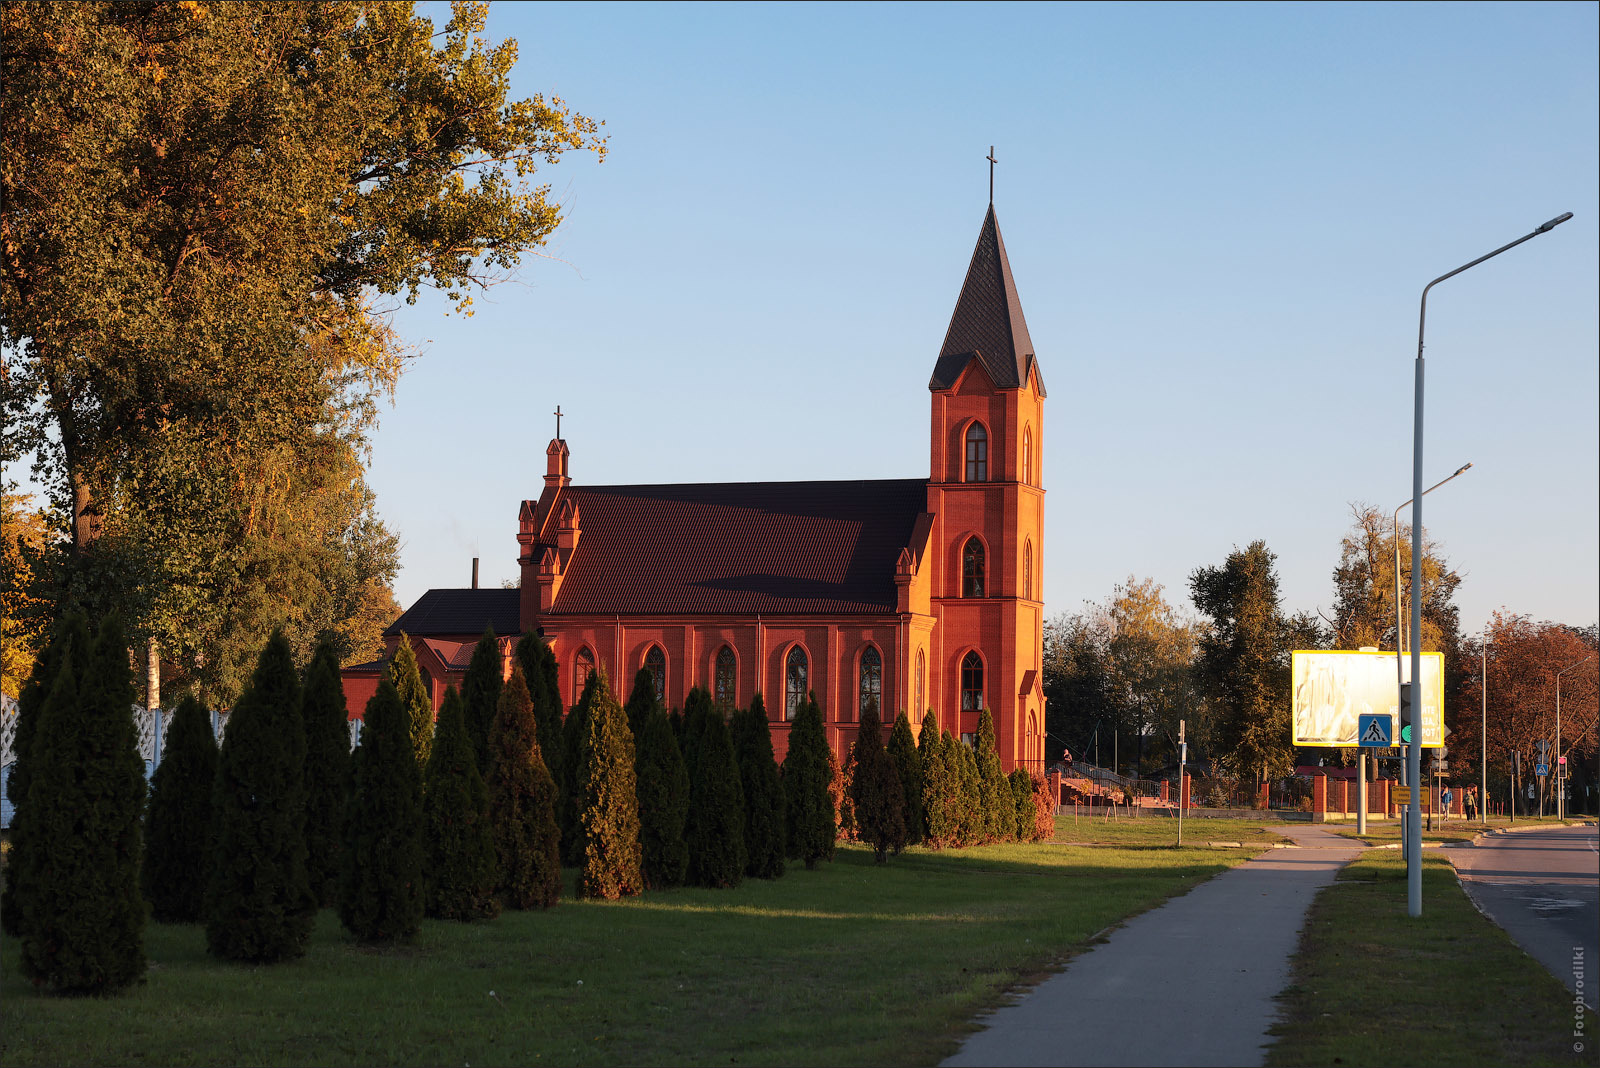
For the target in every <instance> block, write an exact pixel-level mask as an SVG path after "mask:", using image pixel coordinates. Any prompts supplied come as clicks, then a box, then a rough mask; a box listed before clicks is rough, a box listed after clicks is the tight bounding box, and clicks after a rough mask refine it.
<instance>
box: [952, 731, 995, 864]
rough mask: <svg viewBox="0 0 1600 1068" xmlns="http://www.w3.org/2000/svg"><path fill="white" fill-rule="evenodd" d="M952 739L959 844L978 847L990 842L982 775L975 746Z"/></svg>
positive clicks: (957, 839)
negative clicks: (973, 747)
mask: <svg viewBox="0 0 1600 1068" xmlns="http://www.w3.org/2000/svg"><path fill="white" fill-rule="evenodd" d="M947 737H948V738H949V746H950V752H951V753H952V754H953V761H954V763H955V766H956V773H955V779H956V790H957V793H956V797H957V802H956V842H955V844H956V845H959V846H971V845H979V844H981V843H983V842H985V841H987V840H988V835H989V820H988V816H989V813H988V810H987V809H986V808H985V805H984V801H985V798H984V794H983V776H982V774H981V773H980V772H979V771H978V758H977V756H976V754H974V753H973V750H972V746H970V745H968V744H967V743H965V742H963V741H961V740H960V739H958V738H956V737H955V736H953V735H947Z"/></svg>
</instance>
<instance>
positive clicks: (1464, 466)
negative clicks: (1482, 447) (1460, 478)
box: [1450, 464, 1472, 478]
mask: <svg viewBox="0 0 1600 1068" xmlns="http://www.w3.org/2000/svg"><path fill="white" fill-rule="evenodd" d="M1471 469H1472V465H1471V464H1462V465H1461V466H1460V467H1458V468H1456V475H1459V474H1461V473H1462V472H1463V471H1469V470H1471ZM1456 475H1451V476H1450V477H1451V478H1455V477H1456Z"/></svg>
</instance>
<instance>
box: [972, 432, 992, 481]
mask: <svg viewBox="0 0 1600 1068" xmlns="http://www.w3.org/2000/svg"><path fill="white" fill-rule="evenodd" d="M967 481H968V482H987V481H989V434H988V432H987V431H985V430H984V429H983V424H982V423H973V424H972V426H970V427H968V428H967Z"/></svg>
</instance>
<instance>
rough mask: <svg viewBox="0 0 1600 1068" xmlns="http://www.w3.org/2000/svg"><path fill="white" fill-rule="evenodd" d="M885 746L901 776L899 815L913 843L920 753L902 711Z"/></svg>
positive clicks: (917, 834) (918, 818)
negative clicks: (903, 805) (901, 800)
mask: <svg viewBox="0 0 1600 1068" xmlns="http://www.w3.org/2000/svg"><path fill="white" fill-rule="evenodd" d="M888 750H889V757H890V758H891V759H892V760H893V761H894V770H895V774H896V775H898V776H899V777H900V794H901V796H902V797H903V798H904V799H905V807H904V809H903V810H902V811H901V818H902V821H903V822H904V823H905V827H906V844H907V845H916V844H917V843H918V842H920V841H922V824H923V819H922V754H921V753H920V752H919V751H918V750H917V742H916V739H915V738H913V737H911V717H909V716H907V715H906V714H905V713H904V712H901V713H900V714H899V715H898V716H896V717H895V718H894V729H893V730H892V731H890V732H889V745H888ZM895 852H897V853H898V852H899V850H898V849H897V850H895Z"/></svg>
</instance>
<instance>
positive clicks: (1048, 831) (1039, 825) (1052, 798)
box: [1028, 778, 1061, 842]
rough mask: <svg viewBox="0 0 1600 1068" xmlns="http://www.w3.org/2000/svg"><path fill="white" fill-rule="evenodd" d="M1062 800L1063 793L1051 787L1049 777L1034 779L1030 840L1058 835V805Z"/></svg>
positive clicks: (1038, 840)
mask: <svg viewBox="0 0 1600 1068" xmlns="http://www.w3.org/2000/svg"><path fill="white" fill-rule="evenodd" d="M1060 801H1061V795H1060V794H1058V793H1057V792H1056V791H1055V790H1054V789H1052V788H1051V786H1050V780H1049V779H1046V778H1036V779H1034V780H1033V823H1032V825H1031V826H1030V828H1029V834H1028V841H1030V842H1042V841H1044V840H1045V839H1046V838H1054V837H1055V836H1056V805H1057V804H1059V803H1060Z"/></svg>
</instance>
